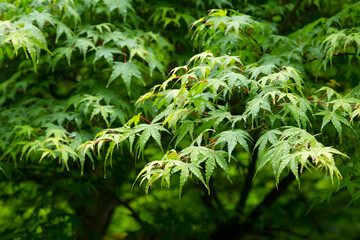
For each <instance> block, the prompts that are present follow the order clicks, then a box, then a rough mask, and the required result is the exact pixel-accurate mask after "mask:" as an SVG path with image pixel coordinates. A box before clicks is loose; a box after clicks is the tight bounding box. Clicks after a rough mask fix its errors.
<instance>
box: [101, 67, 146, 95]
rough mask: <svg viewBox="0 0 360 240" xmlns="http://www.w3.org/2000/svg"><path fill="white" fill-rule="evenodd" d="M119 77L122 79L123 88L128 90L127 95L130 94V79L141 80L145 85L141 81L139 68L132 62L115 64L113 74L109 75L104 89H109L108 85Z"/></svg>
mask: <svg viewBox="0 0 360 240" xmlns="http://www.w3.org/2000/svg"><path fill="white" fill-rule="evenodd" d="M119 76H121V78H122V79H123V81H124V83H125V86H126V88H127V89H128V94H129V95H130V92H131V91H130V84H131V79H132V78H133V77H136V78H137V79H139V80H141V81H142V82H143V83H144V85H145V82H144V81H143V80H142V76H141V72H140V67H139V66H138V65H136V64H135V63H134V62H127V63H123V62H117V63H115V64H114V66H113V72H112V73H111V75H110V79H109V81H108V83H107V85H106V87H109V85H110V83H112V82H113V81H114V80H115V79H116V78H118V77H119Z"/></svg>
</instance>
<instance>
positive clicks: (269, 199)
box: [246, 173, 295, 222]
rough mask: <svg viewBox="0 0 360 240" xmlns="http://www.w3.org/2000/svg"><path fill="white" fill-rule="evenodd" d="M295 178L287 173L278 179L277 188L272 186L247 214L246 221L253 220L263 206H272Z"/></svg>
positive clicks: (260, 212) (256, 217) (259, 214)
mask: <svg viewBox="0 0 360 240" xmlns="http://www.w3.org/2000/svg"><path fill="white" fill-rule="evenodd" d="M294 180H295V177H294V175H293V174H291V173H290V174H289V175H287V176H286V177H285V178H283V179H282V180H281V181H280V184H279V186H278V188H276V187H275V188H274V189H273V190H272V191H271V192H270V193H269V194H268V195H267V196H266V197H265V198H264V200H263V201H262V202H261V203H260V204H259V205H258V206H257V207H256V208H255V209H254V210H253V211H252V212H251V213H250V214H249V216H248V218H247V220H246V221H247V222H253V221H255V220H256V219H258V218H259V217H260V216H261V214H262V212H263V210H264V208H268V207H270V206H272V205H273V204H274V203H275V202H276V201H277V200H278V199H279V197H280V196H281V195H282V194H283V193H285V191H286V190H287V188H288V187H289V186H290V185H291V183H292V182H293V181H294Z"/></svg>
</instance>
